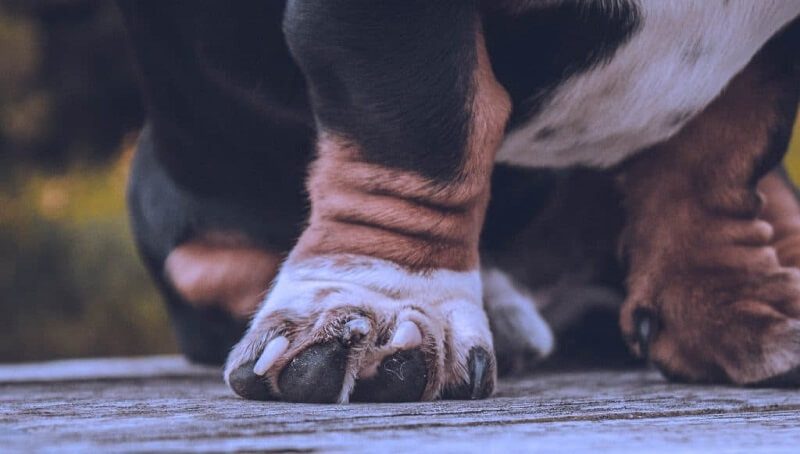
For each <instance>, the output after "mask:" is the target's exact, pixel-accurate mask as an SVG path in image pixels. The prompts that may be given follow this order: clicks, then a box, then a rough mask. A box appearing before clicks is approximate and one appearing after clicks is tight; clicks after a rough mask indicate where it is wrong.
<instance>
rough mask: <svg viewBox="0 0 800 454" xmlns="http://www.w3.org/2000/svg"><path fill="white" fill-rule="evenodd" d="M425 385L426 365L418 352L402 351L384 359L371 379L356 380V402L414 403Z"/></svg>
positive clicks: (418, 350)
mask: <svg viewBox="0 0 800 454" xmlns="http://www.w3.org/2000/svg"><path fill="white" fill-rule="evenodd" d="M427 384H428V366H427V364H426V362H425V355H424V353H423V352H422V350H420V349H414V350H401V351H399V352H397V353H395V354H393V355H390V356H388V357H386V358H384V359H383V361H382V362H381V364H380V365H379V366H378V369H377V373H376V374H375V376H373V377H372V378H368V379H364V380H359V381H358V383H357V384H356V388H355V390H354V391H353V395H352V397H351V399H352V400H353V401H356V402H414V401H418V400H420V399H421V398H422V394H423V393H424V392H425V387H426V386H427Z"/></svg>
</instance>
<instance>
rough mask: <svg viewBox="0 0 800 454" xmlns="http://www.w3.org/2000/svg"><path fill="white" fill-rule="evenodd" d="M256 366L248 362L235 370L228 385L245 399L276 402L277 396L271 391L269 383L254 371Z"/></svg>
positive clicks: (229, 376) (229, 377)
mask: <svg viewBox="0 0 800 454" xmlns="http://www.w3.org/2000/svg"><path fill="white" fill-rule="evenodd" d="M255 364H256V362H255V361H247V362H246V363H244V364H242V365H240V366H239V367H237V368H235V369H234V370H233V371H232V372H231V373H230V374H229V375H228V384H229V385H230V387H231V389H232V390H233V392H235V393H236V394H238V395H239V396H241V397H243V398H245V399H250V400H275V399H276V396H275V395H274V394H273V393H272V391H271V390H270V388H269V383H268V382H267V381H266V380H265V379H264V377H262V376H260V375H257V374H256V373H255V372H254V371H253V368H254V367H255Z"/></svg>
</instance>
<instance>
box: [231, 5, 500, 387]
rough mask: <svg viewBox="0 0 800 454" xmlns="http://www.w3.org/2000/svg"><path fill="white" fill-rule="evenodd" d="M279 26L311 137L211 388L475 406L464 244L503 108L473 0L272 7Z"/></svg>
mask: <svg viewBox="0 0 800 454" xmlns="http://www.w3.org/2000/svg"><path fill="white" fill-rule="evenodd" d="M399 17H402V18H403V20H400V19H399ZM284 28H285V30H286V36H287V42H288V44H289V47H290V49H291V51H292V53H293V55H294V57H295V59H296V60H297V62H298V64H299V65H300V67H301V68H302V69H303V72H304V73H305V75H306V78H307V81H308V84H309V92H310V94H311V96H310V97H311V101H312V107H313V109H314V113H315V117H316V119H317V122H318V127H319V133H318V157H317V160H316V161H315V162H314V163H313V164H312V166H311V169H310V172H309V174H310V176H309V179H308V182H307V188H308V192H309V196H310V201H311V215H310V219H309V223H308V226H307V227H306V229H305V231H304V232H303V234H302V235H301V236H300V239H299V241H298V243H297V245H296V246H295V247H294V249H293V250H292V252H291V253H290V254H289V257H288V258H287V260H286V262H285V263H284V265H283V267H282V269H281V271H280V273H279V274H278V276H277V277H276V280H275V283H274V285H273V288H272V290H271V291H270V293H269V295H268V296H267V298H266V300H265V302H264V303H263V305H262V307H261V309H260V310H259V312H258V314H257V315H256V317H255V318H254V320H253V322H252V323H251V325H250V328H249V330H248V332H247V334H246V335H245V336H244V338H243V339H242V341H241V342H240V343H239V344H238V345H237V346H236V347H235V348H234V350H233V352H232V353H231V355H230V357H229V359H228V364H227V367H226V373H225V375H226V379H227V381H228V383H229V384H230V386H231V388H232V389H233V390H234V391H235V392H236V393H238V394H239V395H241V396H243V397H246V398H252V399H280V400H288V401H300V402H347V401H350V400H362V401H414V400H430V399H435V398H484V397H487V396H488V395H490V394H491V392H492V390H493V389H494V382H495V377H496V367H495V360H494V353H493V345H492V336H491V332H490V330H489V324H488V320H487V318H486V314H485V312H484V309H483V301H482V299H483V295H482V291H481V281H480V274H479V257H478V239H479V235H480V230H481V226H482V224H483V219H484V214H485V210H486V205H487V203H488V196H489V181H490V177H491V171H492V167H493V161H494V153H495V150H496V148H497V146H498V145H499V142H500V140H501V138H502V136H503V130H504V126H505V122H506V120H507V117H508V111H509V100H508V96H507V94H506V93H505V91H504V90H503V89H502V88H501V87H500V85H499V84H498V83H497V82H496V80H495V79H494V76H493V74H492V71H491V67H490V65H489V63H488V56H487V55H486V50H485V45H484V43H483V37H482V34H481V25H480V19H479V16H478V14H477V5H476V4H475V3H473V2H427V1H414V2H387V3H385V4H384V3H380V4H376V3H374V2H358V1H356V2H353V1H348V2H337V1H327V0H326V1H325V2H289V3H288V6H287V13H286V20H285V24H284ZM387 56H391V58H387Z"/></svg>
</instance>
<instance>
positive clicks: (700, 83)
mask: <svg viewBox="0 0 800 454" xmlns="http://www.w3.org/2000/svg"><path fill="white" fill-rule="evenodd" d="M636 4H637V5H638V9H639V13H640V16H641V23H640V24H639V29H638V30H637V31H636V32H635V33H634V35H633V36H632V37H631V38H630V39H629V40H628V41H627V42H626V43H625V44H623V45H622V46H621V47H620V48H619V49H617V52H616V53H615V54H614V56H613V58H612V59H611V60H610V61H609V62H607V63H604V64H601V65H599V66H597V67H595V68H592V69H590V70H589V71H586V72H583V73H579V74H577V75H575V76H573V77H571V78H569V79H567V80H566V81H565V82H564V83H562V84H561V85H559V86H558V87H556V89H555V90H554V91H553V93H552V94H551V96H549V97H548V100H547V101H546V102H545V103H544V104H543V106H542V108H541V110H540V111H539V112H538V113H537V114H536V115H535V116H534V117H533V118H532V119H531V120H530V121H528V122H527V123H525V124H523V125H521V126H520V127H519V128H517V129H516V130H514V131H512V132H511V133H509V134H508V135H507V137H506V139H505V141H504V142H503V144H502V145H501V147H500V151H499V153H498V157H497V159H498V161H499V162H506V163H510V164H514V165H520V166H526V167H565V166H570V165H588V166H593V167H609V166H612V165H614V164H617V163H618V162H620V161H621V160H623V159H624V158H626V157H628V156H630V155H631V154H633V153H635V152H637V151H640V150H642V149H643V148H645V147H647V146H650V145H653V144H655V143H658V142H661V141H663V140H666V139H667V138H669V137H670V136H671V135H673V134H675V133H676V132H677V131H678V130H680V128H681V127H682V126H683V125H684V124H685V123H686V122H687V121H688V120H689V119H691V117H692V116H693V115H694V114H696V113H698V112H699V111H701V110H702V109H703V108H704V107H706V106H707V105H708V104H709V103H710V102H711V101H712V100H713V99H714V98H715V97H717V95H719V94H720V92H721V91H722V90H723V88H724V87H725V86H726V85H727V83H728V82H729V81H730V80H731V79H732V78H733V76H735V75H736V74H737V73H738V72H739V71H741V70H742V69H743V68H744V66H745V65H746V64H747V63H748V62H749V61H750V60H751V59H752V57H753V56H754V55H755V54H756V52H757V51H758V50H759V49H760V48H761V46H763V45H764V43H766V41H767V40H769V38H770V37H771V36H772V35H773V34H775V33H776V32H777V31H778V30H780V29H781V28H782V27H783V26H784V25H786V24H787V23H788V22H789V21H791V20H792V19H793V18H794V17H796V16H797V15H798V14H800V0H727V1H725V0H636Z"/></svg>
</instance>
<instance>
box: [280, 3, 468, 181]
mask: <svg viewBox="0 0 800 454" xmlns="http://www.w3.org/2000/svg"><path fill="white" fill-rule="evenodd" d="M477 25H478V15H477V10H476V4H475V2H474V1H470V0H452V1H435V2H432V1H429V0H390V1H380V2H375V1H372V0H317V1H295V0H289V2H288V4H287V10H286V18H285V22H284V30H285V34H286V38H287V42H288V44H289V48H290V49H291V51H292V54H293V55H294V57H295V59H296V61H297V62H298V64H299V65H300V67H301V68H302V69H303V72H304V74H305V76H306V79H307V82H308V87H309V94H310V98H311V101H312V104H313V106H314V113H315V115H316V119H317V122H318V125H319V126H320V127H321V128H322V129H325V130H330V131H333V132H334V133H336V134H339V135H342V136H345V137H347V138H348V139H350V140H353V141H354V142H355V143H356V144H357V145H358V146H359V147H360V148H361V150H362V152H363V154H364V156H365V157H366V159H369V160H372V161H374V162H378V163H381V164H383V165H387V166H391V167H396V168H401V169H405V170H412V171H414V172H418V173H421V174H422V175H424V176H426V177H429V178H432V179H436V180H448V179H450V178H452V177H453V175H454V173H455V172H457V171H458V170H459V167H460V164H461V162H462V160H463V156H464V150H465V148H466V141H467V136H468V133H469V119H470V112H469V111H468V101H469V99H470V96H471V94H470V92H471V89H472V78H473V73H474V68H475V59H476V54H475V38H476V31H477Z"/></svg>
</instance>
